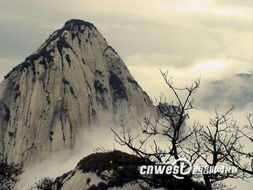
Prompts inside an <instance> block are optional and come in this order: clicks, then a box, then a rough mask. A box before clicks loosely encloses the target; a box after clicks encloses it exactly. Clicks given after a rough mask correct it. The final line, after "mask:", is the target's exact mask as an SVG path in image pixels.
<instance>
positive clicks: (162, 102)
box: [112, 72, 200, 162]
mask: <svg viewBox="0 0 253 190" xmlns="http://www.w3.org/2000/svg"><path fill="white" fill-rule="evenodd" d="M161 74H162V76H163V78H164V80H165V82H166V84H167V86H168V88H169V89H170V90H171V91H172V92H173V94H174V96H175V101H172V102H170V103H167V102H166V98H165V97H164V96H161V97H160V99H159V100H158V101H156V105H157V108H158V112H159V117H160V118H159V119H154V118H152V117H151V116H149V117H146V118H145V119H144V123H140V126H141V134H137V135H134V134H133V131H132V130H131V129H130V128H126V126H125V124H122V131H121V134H119V133H117V132H116V131H115V130H113V129H112V131H113V133H114V134H115V136H116V139H115V140H116V141H117V142H118V143H119V144H121V145H123V146H127V147H128V148H130V149H131V150H132V151H133V152H135V153H136V154H137V155H138V156H140V157H145V158H149V159H150V160H153V161H155V162H167V161H169V160H170V159H171V157H173V158H174V159H178V158H179V156H180V154H181V153H180V152H179V149H180V147H181V145H182V144H183V142H185V141H187V140H188V139H190V137H191V136H192V135H194V130H195V128H196V126H193V127H192V128H188V129H187V130H186V129H185V128H184V125H185V121H186V120H187V119H188V118H189V112H190V110H192V109H193V98H192V96H193V94H194V93H195V92H196V90H197V89H198V88H199V85H200V80H199V79H198V80H196V81H194V83H193V84H192V85H191V86H190V87H185V88H177V87H175V86H174V85H173V83H172V79H171V78H170V77H168V72H161ZM182 93H185V96H184V98H182V97H181V96H180V95H181V94H182ZM161 138H166V141H167V142H168V143H170V144H169V145H168V147H165V148H164V147H161V146H159V145H158V143H157V139H161ZM147 146H148V147H147Z"/></svg>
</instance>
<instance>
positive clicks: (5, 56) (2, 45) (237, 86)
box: [0, 0, 253, 189]
mask: <svg viewBox="0 0 253 190" xmlns="http://www.w3.org/2000/svg"><path fill="white" fill-rule="evenodd" d="M72 18H77V19H83V20H85V21H89V22H92V23H94V25H95V26H96V27H97V28H98V29H99V31H100V32H101V33H102V34H103V35H104V37H105V38H106V39H107V41H108V42H109V44H110V45H111V46H112V47H114V48H115V49H116V50H117V52H118V53H119V54H120V56H121V57H122V58H123V60H124V61H125V63H126V64H127V66H128V68H129V69H130V71H131V73H132V74H133V75H134V77H135V78H136V79H137V81H138V82H139V83H140V84H141V86H142V87H143V88H144V89H145V90H146V91H147V92H148V93H149V94H150V95H151V96H152V97H154V96H158V95H159V94H160V92H162V91H163V87H164V86H165V85H164V83H163V81H162V78H161V76H160V74H159V69H163V70H169V72H170V74H171V75H172V76H173V77H174V79H175V81H176V83H178V84H181V85H182V84H185V83H189V81H192V80H193V79H195V78H197V77H199V76H201V79H202V88H203V89H204V90H202V93H203V91H204V92H205V93H206V94H207V93H209V92H208V90H210V88H209V86H208V85H206V86H205V84H207V83H210V82H211V81H216V80H221V81H222V82H219V83H218V84H219V85H225V87H226V88H224V89H229V88H230V90H227V91H226V92H221V91H222V90H221V89H223V86H221V87H220V86H218V87H217V86H215V87H214V88H213V89H211V91H212V92H211V93H213V94H218V95H219V94H227V95H224V97H225V99H227V100H229V97H231V95H234V94H237V97H236V98H235V97H232V98H231V99H232V100H233V99H235V100H236V101H240V100H244V97H247V98H249V100H248V99H247V102H246V103H245V104H247V103H251V105H252V102H253V98H251V97H252V94H253V90H247V89H252V85H253V82H252V81H253V80H252V81H251V82H247V81H246V82H245V81H244V80H242V79H238V77H237V78H236V77H234V74H235V73H241V72H250V71H253V66H252V59H253V1H252V0H53V1H52V0H22V1H21V0H0V67H1V69H0V80H2V79H3V76H4V75H5V74H6V73H7V72H8V71H9V70H10V69H11V68H12V67H14V66H16V65H17V64H18V63H20V62H22V61H23V60H24V59H25V58H26V57H27V56H29V55H30V54H31V53H32V52H33V51H35V50H36V49H37V48H38V47H39V46H40V45H41V44H42V43H43V42H44V41H45V39H47V38H48V37H49V35H50V34H51V33H52V32H53V31H55V30H56V29H59V28H60V27H62V26H63V25H64V23H65V22H66V21H67V20H69V19H72ZM231 78H232V79H233V80H230V79H231ZM227 81H230V82H227ZM215 84H217V83H215ZM231 86H232V87H233V90H231ZM242 89H243V90H242ZM206 94H205V95H206ZM203 97H204V95H203ZM206 97H207V98H206ZM238 97H239V98H238ZM212 99H215V100H214V102H213V104H216V103H217V101H216V100H221V99H220V98H219V97H218V98H217V97H215V98H213V96H212V94H211V96H210V94H209V96H205V98H203V100H202V105H203V104H206V103H207V102H208V103H211V101H212ZM222 100H224V98H223V99H222ZM245 100H246V99H245ZM248 185H250V184H248ZM249 189H250V187H249Z"/></svg>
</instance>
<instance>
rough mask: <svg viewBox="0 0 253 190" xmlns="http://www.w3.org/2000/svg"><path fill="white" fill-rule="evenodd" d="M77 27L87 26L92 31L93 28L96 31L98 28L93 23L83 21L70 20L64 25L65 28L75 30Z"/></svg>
mask: <svg viewBox="0 0 253 190" xmlns="http://www.w3.org/2000/svg"><path fill="white" fill-rule="evenodd" d="M75 26H85V27H88V28H90V29H92V28H95V29H96V27H95V26H94V25H93V24H92V23H90V22H87V21H83V20H80V19H70V20H68V21H67V22H65V24H64V27H65V28H73V27H75Z"/></svg>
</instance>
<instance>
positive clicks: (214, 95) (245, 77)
mask: <svg viewBox="0 0 253 190" xmlns="http://www.w3.org/2000/svg"><path fill="white" fill-rule="evenodd" d="M252 86H253V73H252V72H248V73H238V74H235V75H233V76H230V77H227V78H225V79H222V80H216V81H212V82H211V83H209V84H206V85H205V86H204V88H203V89H204V92H203V90H202V93H201V95H199V97H198V104H199V105H200V106H201V107H203V108H206V109H210V108H212V109H213V108H214V107H215V106H217V105H219V106H226V107H227V106H231V105H234V106H236V108H238V109H241V108H249V107H252V105H253V96H252V94H253V88H252Z"/></svg>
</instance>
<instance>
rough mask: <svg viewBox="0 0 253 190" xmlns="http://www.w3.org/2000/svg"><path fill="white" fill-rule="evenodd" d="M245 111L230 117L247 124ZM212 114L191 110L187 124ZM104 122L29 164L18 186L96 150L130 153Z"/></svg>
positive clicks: (247, 187)
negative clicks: (73, 143)
mask: <svg viewBox="0 0 253 190" xmlns="http://www.w3.org/2000/svg"><path fill="white" fill-rule="evenodd" d="M248 112H249V110H240V111H235V112H234V113H233V117H234V119H235V120H237V121H238V123H239V124H242V125H243V124H246V119H245V118H244V114H245V113H248ZM213 115H214V114H213V112H211V111H204V110H194V111H192V114H191V118H190V120H189V121H188V123H189V124H191V123H192V122H194V121H199V122H200V123H202V124H207V123H208V121H209V118H210V117H212V116H213ZM106 125H107V126H93V127H92V128H91V129H86V130H85V131H84V132H83V134H82V135H81V136H82V137H81V138H80V139H81V140H79V141H78V142H77V144H76V146H75V149H74V150H73V151H71V152H70V151H62V152H56V153H54V154H53V155H52V156H51V157H49V158H47V159H46V160H44V161H42V162H41V163H39V164H35V165H33V166H31V167H28V168H27V169H26V170H25V172H24V174H23V175H22V177H21V180H20V182H19V184H18V189H21V190H23V189H24V190H26V189H27V188H28V187H30V186H32V185H33V184H34V183H35V182H36V181H38V180H39V179H41V178H43V177H52V178H55V177H58V176H61V175H62V174H64V173H65V172H68V171H70V170H72V169H74V168H75V167H76V165H77V163H78V162H79V161H80V160H81V159H82V158H83V157H84V156H87V155H89V154H91V153H94V152H96V151H103V150H106V151H107V150H113V149H118V150H122V151H125V152H129V153H131V151H129V149H127V148H126V147H122V146H120V145H118V144H117V143H116V142H115V140H114V135H113V133H112V131H111V129H110V127H113V128H114V129H120V128H119V127H118V126H110V125H108V124H106ZM132 127H133V126H132ZM134 128H135V127H134ZM136 128H139V126H138V125H136ZM163 143H164V142H161V144H163ZM251 148H252V147H251ZM70 155H71V156H70ZM252 182H253V180H250V181H248V182H246V181H241V180H234V179H231V180H230V179H229V180H226V183H228V184H229V185H230V186H237V188H236V189H238V190H241V189H243V190H251V188H252Z"/></svg>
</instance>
